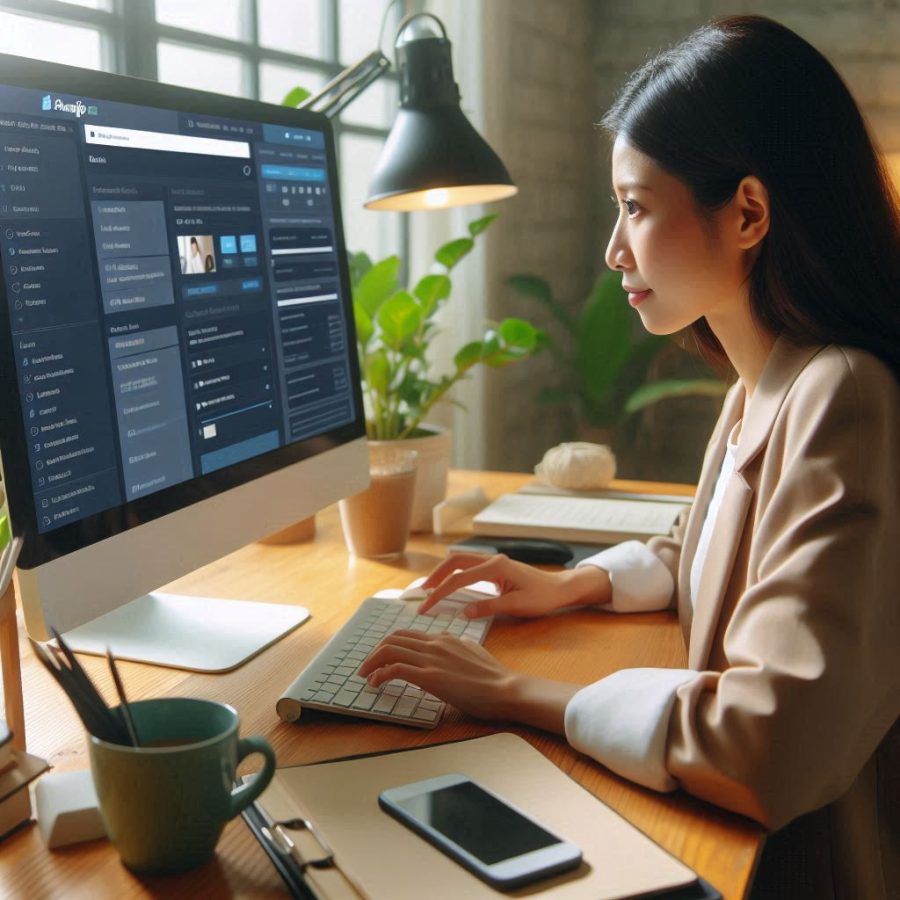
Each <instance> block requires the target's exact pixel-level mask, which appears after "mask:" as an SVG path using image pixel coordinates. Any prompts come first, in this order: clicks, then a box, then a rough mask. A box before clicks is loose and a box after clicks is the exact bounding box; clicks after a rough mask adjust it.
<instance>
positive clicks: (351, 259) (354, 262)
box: [347, 253, 372, 290]
mask: <svg viewBox="0 0 900 900" xmlns="http://www.w3.org/2000/svg"><path fill="white" fill-rule="evenodd" d="M347 265H348V267H349V269H350V284H351V286H352V287H353V288H354V290H355V289H356V286H357V285H358V284H359V282H360V280H361V279H362V277H363V275H365V274H366V272H368V271H369V269H371V268H372V260H371V259H370V258H369V254H368V253H350V254H348V256H347Z"/></svg>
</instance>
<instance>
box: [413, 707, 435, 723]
mask: <svg viewBox="0 0 900 900" xmlns="http://www.w3.org/2000/svg"><path fill="white" fill-rule="evenodd" d="M438 715H439V713H438V711H437V710H436V709H430V708H427V707H423V706H422V705H421V704H419V708H418V709H417V710H416V711H415V712H414V713H413V714H412V717H413V718H414V719H422V721H424V722H434V721H435V719H437V717H438Z"/></svg>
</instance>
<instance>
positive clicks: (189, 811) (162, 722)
mask: <svg viewBox="0 0 900 900" xmlns="http://www.w3.org/2000/svg"><path fill="white" fill-rule="evenodd" d="M128 705H129V708H130V709H131V715H132V718H133V720H134V727H135V732H136V733H137V737H138V743H139V744H140V746H139V747H131V746H125V745H123V744H111V743H108V742H107V741H101V740H100V739H98V738H96V737H93V736H91V737H90V756H91V772H92V774H93V777H94V787H95V788H96V790H97V799H98V801H99V805H100V814H101V816H102V818H103V822H104V824H105V826H106V833H107V835H108V836H109V839H110V840H111V841H112V843H113V844H114V845H115V847H116V849H117V850H118V851H119V855H120V856H121V857H122V862H124V863H125V865H126V866H128V867H129V868H130V869H132V870H133V871H135V872H143V873H147V874H150V873H156V874H161V873H166V872H184V871H186V870H187V869H192V868H194V867H195V866H198V865H200V864H201V863H202V862H204V861H206V860H207V859H209V857H210V856H212V854H213V851H214V850H215V847H216V842H217V841H218V840H219V836H220V835H221V834H222V829H223V828H224V827H225V823H226V822H228V821H229V820H230V819H233V818H234V817H235V816H236V815H237V814H238V813H240V812H241V811H242V810H243V809H245V808H246V807H247V806H249V805H250V804H251V803H252V802H253V801H254V800H255V799H256V798H257V797H258V796H259V795H260V794H261V793H262V792H263V791H264V790H265V789H266V787H268V784H269V782H270V781H271V780H272V775H274V773H275V754H274V752H273V751H272V748H271V747H270V746H269V743H268V742H267V741H266V740H265V738H262V737H258V736H256V737H249V738H238V714H237V712H236V711H235V710H234V709H233V708H232V707H230V706H227V705H225V704H224V703H214V702H213V701H211V700H196V699H190V698H187V697H166V698H160V699H157V700H139V701H137V702H135V703H129V704H128ZM251 753H260V754H262V755H263V757H265V762H264V764H263V767H262V771H261V772H259V773H258V774H257V775H256V777H255V778H253V779H252V780H250V781H248V782H247V783H245V784H243V785H242V786H240V787H237V788H235V787H234V778H235V771H236V769H237V766H238V764H239V763H240V762H241V760H243V759H244V758H245V757H246V756H249V755H250V754H251Z"/></svg>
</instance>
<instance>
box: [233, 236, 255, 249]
mask: <svg viewBox="0 0 900 900" xmlns="http://www.w3.org/2000/svg"><path fill="white" fill-rule="evenodd" d="M231 252H232V253H233V252H234V251H233V250H232V251H231ZM241 253H256V235H255V234H242V235H241Z"/></svg>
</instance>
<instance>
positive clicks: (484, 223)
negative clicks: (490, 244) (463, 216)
mask: <svg viewBox="0 0 900 900" xmlns="http://www.w3.org/2000/svg"><path fill="white" fill-rule="evenodd" d="M498 215H499V214H498V213H492V214H491V215H489V216H484V217H483V218H481V219H476V220H475V221H474V222H469V234H471V235H472V237H477V236H478V235H479V234H481V233H482V232H483V231H485V230H487V228H488V226H489V225H490V224H491V222H493V221H494V219H496V218H497V216H498Z"/></svg>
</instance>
